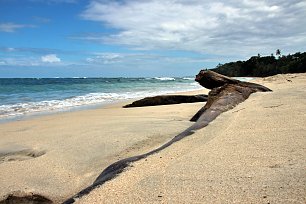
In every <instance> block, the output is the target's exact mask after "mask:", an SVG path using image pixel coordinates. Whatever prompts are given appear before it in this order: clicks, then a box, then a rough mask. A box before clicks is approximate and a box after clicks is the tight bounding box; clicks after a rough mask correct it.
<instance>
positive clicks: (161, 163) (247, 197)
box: [78, 74, 306, 203]
mask: <svg viewBox="0 0 306 204" xmlns="http://www.w3.org/2000/svg"><path fill="white" fill-rule="evenodd" d="M255 82H256V83H260V84H263V85H265V86H267V87H269V88H271V89H272V90H273V92H272V93H255V94H253V95H251V97H250V98H249V99H248V100H246V101H245V102H243V103H241V104H239V105H238V106H237V107H235V108H234V109H232V110H230V111H228V112H226V113H223V114H222V115H221V116H219V117H218V118H217V119H216V120H215V121H213V122H212V123H211V124H210V125H208V126H207V127H205V128H203V129H201V130H199V131H197V132H196V133H195V134H194V135H192V136H190V137H187V138H185V139H183V140H182V141H179V142H177V143H175V144H173V145H172V146H170V147H168V148H167V149H165V150H163V151H162V152H160V153H158V154H155V155H153V156H150V157H148V158H146V159H145V160H141V161H138V162H135V163H133V167H131V168H130V169H128V170H127V171H125V172H124V173H122V174H120V175H119V176H118V177H117V178H115V179H113V180H112V181H110V182H107V183H106V184H104V185H103V186H102V187H100V188H97V189H95V190H94V191H92V192H91V193H90V194H89V195H88V196H85V197H83V198H82V199H80V200H79V202H78V203H305V201H306V199H305V195H306V171H305V168H306V159H305V158H306V129H305V121H306V115H305V99H306V98H305V96H306V91H305V90H306V75H305V74H290V75H277V76H272V77H268V78H265V79H256V80H255Z"/></svg>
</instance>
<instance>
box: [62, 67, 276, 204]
mask: <svg viewBox="0 0 306 204" xmlns="http://www.w3.org/2000/svg"><path fill="white" fill-rule="evenodd" d="M195 80H196V81H197V82H199V83H200V84H201V85H202V86H203V87H205V88H208V89H212V90H211V91H210V92H209V94H208V101H207V103H206V104H205V106H204V107H203V108H202V109H201V110H199V111H198V112H197V113H196V115H195V116H193V118H192V119H191V120H193V121H196V122H195V123H194V124H193V125H191V126H190V127H189V128H187V129H186V130H185V131H183V132H182V133H180V134H178V135H176V136H175V137H174V138H173V139H172V140H170V141H169V142H167V143H166V144H164V145H162V146H161V147H159V148H157V149H154V150H152V151H150V152H147V153H144V154H142V155H138V156H134V157H129V158H126V159H122V160H120V161H117V162H115V163H113V164H111V165H110V166H108V167H107V168H106V169H104V170H103V171H102V173H101V174H100V175H99V176H98V177H97V178H96V180H95V181H94V182H93V183H92V184H91V185H90V186H88V187H87V188H85V189H83V190H82V191H80V192H79V193H77V194H76V195H74V196H73V197H71V198H69V199H68V200H66V201H65V202H64V203H65V204H70V203H74V202H75V201H76V200H77V199H79V198H81V197H82V196H84V195H86V194H88V193H90V192H91V191H92V190H93V189H95V188H97V187H98V186H101V185H103V184H104V183H105V182H106V181H109V180H111V179H113V178H115V177H116V176H117V175H118V174H120V173H121V172H123V170H124V169H125V168H127V167H128V166H130V164H131V163H132V162H135V161H138V160H140V159H143V158H146V157H147V156H149V155H152V154H155V153H157V152H159V151H161V150H163V149H165V148H167V147H169V146H170V145H172V144H173V143H175V142H177V141H180V140H181V139H183V138H184V137H187V136H190V135H192V134H193V133H194V132H195V131H196V130H198V129H201V128H203V127H205V126H207V125H208V124H209V123H210V122H211V121H213V120H214V119H215V118H216V117H217V116H218V115H220V114H221V113H222V112H225V111H227V110H230V109H232V108H233V107H235V106H236V105H237V104H239V103H241V102H242V101H244V100H246V99H247V98H248V97H249V96H250V94H252V93H254V92H257V91H262V92H265V91H271V90H270V89H269V88H267V87H264V86H262V85H259V84H255V83H249V82H242V81H239V80H236V79H232V78H229V77H226V76H223V75H220V74H218V73H215V72H212V71H205V70H201V71H200V73H199V74H198V75H197V76H196V79H195Z"/></svg>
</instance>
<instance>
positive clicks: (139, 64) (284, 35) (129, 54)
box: [0, 0, 306, 77]
mask: <svg viewBox="0 0 306 204" xmlns="http://www.w3.org/2000/svg"><path fill="white" fill-rule="evenodd" d="M305 18H306V2H305V1H303V0H292V1H287V0H286V1H284V0H278V1H276V0H269V1H264V0H243V1H234V0H216V1H208V0H146V1H142V0H120V1H116V0H113V1H106V0H88V1H86V0H0V77H58V76H59V77H76V76H79V77H82V76H87V77H95V76H104V77H115V76H128V77H131V76H190V75H195V74H196V73H197V72H198V71H199V70H200V69H201V68H213V67H215V66H216V65H217V64H218V63H225V62H229V61H235V60H245V59H248V58H249V57H250V56H252V55H257V54H258V53H260V54H261V55H270V54H271V53H274V52H275V50H276V49H280V50H281V51H282V53H283V54H288V53H295V52H297V51H305V47H306V37H305V36H306V21H305V20H303V19H305Z"/></svg>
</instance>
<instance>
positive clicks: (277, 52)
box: [275, 49, 281, 58]
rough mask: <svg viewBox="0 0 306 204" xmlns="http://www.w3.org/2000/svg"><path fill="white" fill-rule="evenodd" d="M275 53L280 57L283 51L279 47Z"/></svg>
mask: <svg viewBox="0 0 306 204" xmlns="http://www.w3.org/2000/svg"><path fill="white" fill-rule="evenodd" d="M275 55H276V56H277V55H278V58H280V56H281V51H280V49H277V50H276V52H275Z"/></svg>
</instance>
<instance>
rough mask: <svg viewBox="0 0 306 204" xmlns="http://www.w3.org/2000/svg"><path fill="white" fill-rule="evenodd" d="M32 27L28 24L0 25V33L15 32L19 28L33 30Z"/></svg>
mask: <svg viewBox="0 0 306 204" xmlns="http://www.w3.org/2000/svg"><path fill="white" fill-rule="evenodd" d="M33 27H35V26H34V25H28V24H16V23H0V32H8V33H12V32H15V31H16V30H17V29H20V28H33Z"/></svg>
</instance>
